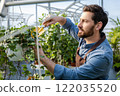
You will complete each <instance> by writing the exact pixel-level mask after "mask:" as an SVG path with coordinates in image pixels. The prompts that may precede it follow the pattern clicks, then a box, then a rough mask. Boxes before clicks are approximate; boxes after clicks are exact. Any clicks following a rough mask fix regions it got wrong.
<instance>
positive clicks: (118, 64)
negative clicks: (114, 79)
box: [108, 18, 120, 76]
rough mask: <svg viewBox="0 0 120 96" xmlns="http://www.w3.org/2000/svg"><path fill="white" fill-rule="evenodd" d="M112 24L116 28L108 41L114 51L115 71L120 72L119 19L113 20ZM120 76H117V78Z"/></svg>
mask: <svg viewBox="0 0 120 96" xmlns="http://www.w3.org/2000/svg"><path fill="white" fill-rule="evenodd" d="M111 20H112V22H114V23H115V25H116V27H115V28H112V29H111V30H112V32H109V34H108V40H109V42H110V45H111V47H112V49H113V64H114V65H113V67H115V70H116V71H117V72H118V71H120V46H119V44H120V21H119V19H118V18H117V20H114V19H112V18H111ZM118 75H120V74H117V76H118Z"/></svg>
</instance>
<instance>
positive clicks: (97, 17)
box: [39, 5, 113, 80]
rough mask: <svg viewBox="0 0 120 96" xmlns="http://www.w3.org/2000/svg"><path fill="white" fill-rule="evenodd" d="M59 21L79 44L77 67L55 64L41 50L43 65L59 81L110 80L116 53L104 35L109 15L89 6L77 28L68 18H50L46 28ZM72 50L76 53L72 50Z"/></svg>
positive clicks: (98, 7) (96, 7)
mask: <svg viewBox="0 0 120 96" xmlns="http://www.w3.org/2000/svg"><path fill="white" fill-rule="evenodd" d="M56 22H59V23H60V24H61V25H62V27H63V28H65V29H67V30H68V33H69V34H70V35H71V36H72V37H73V38H75V39H77V41H78V42H79V46H78V49H77V52H76V67H75V68H74V69H69V68H65V67H64V66H62V65H59V64H55V63H54V62H53V61H51V60H50V59H49V58H47V57H46V55H45V54H44V52H43V50H42V48H40V49H39V51H40V55H42V56H44V58H41V60H40V61H41V62H42V64H43V65H45V66H46V67H47V68H48V70H49V71H50V72H51V73H52V74H54V76H55V79H56V80H106V79H108V74H109V70H110V68H111V66H112V63H113V52H112V49H111V47H110V45H109V43H108V41H107V39H106V36H105V34H104V33H103V32H102V31H103V29H104V27H105V26H106V24H107V22H108V17H107V14H106V13H105V12H104V10H103V9H102V7H100V6H98V5H86V6H84V8H83V13H82V15H81V17H80V22H79V24H78V26H76V25H75V24H74V23H72V21H71V20H70V19H68V18H64V17H60V16H48V17H47V18H46V20H45V21H44V22H43V25H45V26H49V25H51V24H55V23H56ZM71 51H72V50H71Z"/></svg>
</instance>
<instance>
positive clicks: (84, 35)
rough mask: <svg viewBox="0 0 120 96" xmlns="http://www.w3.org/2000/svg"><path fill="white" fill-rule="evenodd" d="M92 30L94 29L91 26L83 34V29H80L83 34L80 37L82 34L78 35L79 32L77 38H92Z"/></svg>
mask: <svg viewBox="0 0 120 96" xmlns="http://www.w3.org/2000/svg"><path fill="white" fill-rule="evenodd" d="M93 29H94V26H92V27H91V28H90V30H89V31H88V32H87V33H85V32H84V30H83V29H81V30H82V31H83V32H84V34H83V35H82V34H79V32H78V37H79V38H87V37H90V36H92V35H93V34H94V31H93Z"/></svg>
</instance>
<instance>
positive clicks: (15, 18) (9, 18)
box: [0, 0, 120, 80]
mask: <svg viewBox="0 0 120 96" xmlns="http://www.w3.org/2000/svg"><path fill="white" fill-rule="evenodd" d="M115 1H116V0H0V80H55V77H54V75H53V74H51V72H50V71H49V70H48V69H47V68H46V67H45V66H44V65H43V64H42V63H41V62H40V59H41V58H43V57H41V56H40V54H39V44H38V43H40V44H41V46H42V49H43V51H44V52H45V54H46V56H47V57H48V58H50V59H51V60H52V61H53V62H55V63H56V64H60V65H62V66H65V67H67V68H70V69H74V68H75V66H74V64H73V63H74V62H75V54H76V50H77V47H78V42H77V40H75V39H74V38H73V37H71V36H70V35H69V34H68V32H67V30H65V29H63V28H62V27H61V26H60V24H59V23H56V24H52V25H51V26H48V27H44V25H43V24H42V23H43V21H44V20H45V19H46V17H47V16H49V14H50V15H53V16H62V17H65V18H69V19H71V21H72V22H74V23H75V24H76V25H77V24H78V23H79V22H80V16H81V14H82V12H83V8H84V6H86V5H90V4H97V5H99V6H101V7H102V8H103V9H104V10H106V11H107V12H108V24H107V25H106V27H105V28H104V30H103V32H104V33H105V34H106V38H107V39H108V42H109V44H110V46H111V48H112V51H113V65H112V67H111V69H110V71H109V78H108V80H119V79H120V58H119V57H120V17H119V16H120V14H119V10H118V9H115V8H114V9H112V8H111V7H110V6H109V5H110V4H113V6H114V7H115V6H117V2H116V3H115ZM114 3H115V4H114ZM118 7H119V5H118ZM119 9H120V8H119ZM111 10H112V11H111ZM113 10H114V11H113ZM36 42H37V43H36ZM34 46H36V47H37V57H36V55H35V50H34V49H33V47H34Z"/></svg>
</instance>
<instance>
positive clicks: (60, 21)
mask: <svg viewBox="0 0 120 96" xmlns="http://www.w3.org/2000/svg"><path fill="white" fill-rule="evenodd" d="M59 18H60V19H58V20H59V21H58V22H59V23H60V25H64V24H65V23H66V18H65V17H59Z"/></svg>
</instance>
